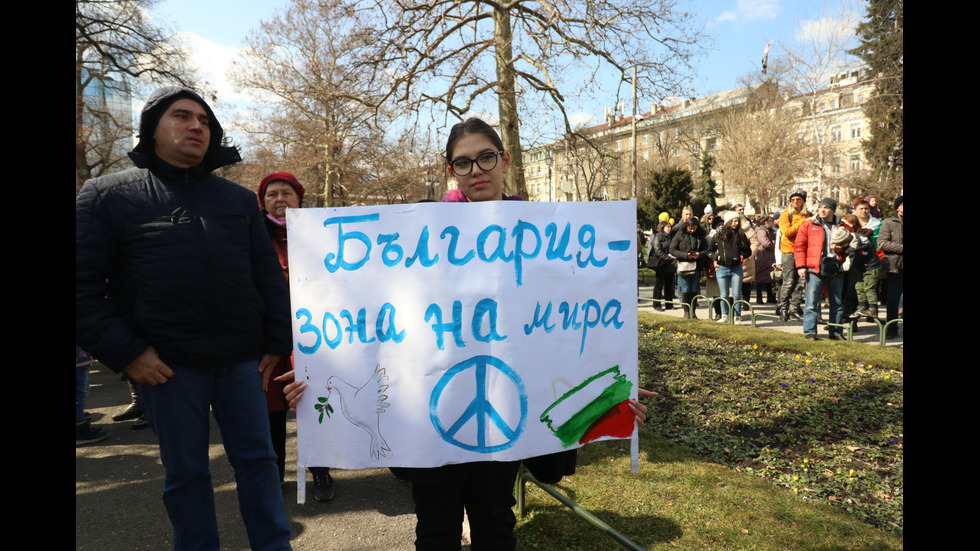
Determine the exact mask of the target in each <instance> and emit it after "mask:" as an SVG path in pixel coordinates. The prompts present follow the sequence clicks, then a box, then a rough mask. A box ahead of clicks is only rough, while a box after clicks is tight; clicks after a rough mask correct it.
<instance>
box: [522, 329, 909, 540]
mask: <svg viewBox="0 0 980 551" xmlns="http://www.w3.org/2000/svg"><path fill="white" fill-rule="evenodd" d="M640 322H641V323H640V335H639V341H640V342H639V354H640V384H641V386H644V387H646V388H649V389H651V390H656V391H657V392H659V393H660V396H659V397H656V398H652V399H648V400H646V401H645V403H647V405H648V407H649V408H650V415H651V419H650V420H649V422H648V423H647V424H646V425H645V426H644V427H643V428H642V429H641V436H640V472H639V473H631V472H630V471H629V448H628V443H626V442H620V441H614V442H603V443H597V444H590V445H587V446H585V447H584V448H582V450H581V451H580V453H579V467H578V472H577V473H576V474H575V475H574V476H571V477H566V478H565V480H563V481H562V482H561V483H560V484H559V485H558V488H559V490H561V491H562V492H563V493H565V494H566V495H568V496H569V497H570V498H572V499H573V500H575V501H576V502H578V503H579V504H580V505H581V506H582V507H585V508H586V509H588V510H590V511H592V512H593V513H594V514H596V516H598V517H599V518H600V519H602V520H603V521H604V522H606V523H608V524H609V525H610V526H611V527H613V528H614V529H616V530H618V531H619V532H621V533H622V534H623V535H625V536H626V537H627V538H629V539H630V540H631V541H633V542H635V543H637V544H639V545H640V546H641V547H643V548H648V549H649V548H656V547H665V548H666V547H675V548H679V549H774V550H775V549H821V550H822V549H858V550H860V549H869V550H870V549H875V550H877V549H902V548H903V537H902V532H903V518H902V508H903V484H904V483H903V466H902V462H903V444H904V435H903V430H904V428H903V421H902V419H903V417H902V412H903V407H904V402H903V393H904V387H903V380H902V377H903V375H902V358H903V353H902V351H901V350H894V349H887V348H885V347H880V346H872V345H866V344H859V343H849V342H831V341H819V342H818V343H812V342H808V341H804V340H803V338H802V337H801V336H799V335H788V334H782V333H779V332H776V331H763V330H758V329H752V328H750V327H745V326H727V325H722V324H711V323H707V322H699V321H696V320H683V319H678V318H671V317H668V316H657V315H656V314H647V313H641V314H640ZM815 344H816V345H818V346H815ZM528 487H529V490H528V497H527V504H528V505H527V510H528V515H527V516H526V517H525V518H524V519H521V520H520V521H519V523H518V532H517V533H518V538H519V545H520V547H521V548H522V549H555V550H558V549H562V550H574V549H583V550H584V549H618V548H621V547H620V546H619V544H617V543H615V542H614V541H613V540H612V539H610V538H608V537H605V536H604V535H602V534H601V533H600V532H599V531H598V529H597V528H596V527H594V526H592V525H591V524H588V523H586V522H585V521H584V520H581V519H579V518H578V517H577V516H575V514H574V513H573V512H572V511H570V510H569V509H567V508H565V507H564V506H563V505H561V504H560V503H558V502H557V501H555V500H554V499H553V498H551V497H550V496H548V495H547V494H545V493H544V492H543V491H542V490H540V489H539V488H536V487H533V485H528Z"/></svg>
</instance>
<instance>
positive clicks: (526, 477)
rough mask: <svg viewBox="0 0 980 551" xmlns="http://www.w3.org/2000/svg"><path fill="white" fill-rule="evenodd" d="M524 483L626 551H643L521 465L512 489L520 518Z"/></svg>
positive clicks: (522, 514)
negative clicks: (564, 507)
mask: <svg viewBox="0 0 980 551" xmlns="http://www.w3.org/2000/svg"><path fill="white" fill-rule="evenodd" d="M525 482H532V483H534V484H536V485H537V486H538V487H539V488H541V489H542V490H544V491H545V492H547V493H548V494H549V495H550V496H551V497H553V498H555V499H557V500H558V501H560V502H561V503H562V504H563V505H565V506H567V507H568V508H569V509H571V510H572V511H573V512H574V513H575V514H576V515H578V516H580V517H582V518H583V519H585V520H587V521H589V523H590V524H592V525H593V526H595V527H596V528H598V529H600V530H602V531H603V532H605V534H606V535H607V536H609V537H611V538H612V539H614V540H616V541H617V542H618V543H619V544H620V545H622V546H623V547H625V548H626V549H631V550H633V551H643V548H642V547H640V546H639V545H637V544H635V543H633V542H632V541H630V540H629V539H627V538H626V536H624V535H622V534H620V533H619V532H617V531H616V530H615V529H614V528H612V527H611V526H609V525H608V524H606V523H605V522H602V521H601V520H599V519H598V518H597V517H596V516H595V515H593V514H592V513H591V512H589V511H588V510H587V509H584V508H582V507H581V506H580V505H579V504H578V503H575V502H574V501H572V500H571V499H569V498H568V497H567V496H565V495H564V494H562V493H561V492H559V491H558V490H556V489H555V488H554V487H553V486H551V485H550V484H545V483H544V482H541V481H539V480H538V479H536V478H534V475H532V474H531V473H530V472H529V471H528V470H527V469H526V468H524V466H523V465H521V468H520V471H518V474H517V482H516V488H514V494H515V495H514V497H515V499H516V500H517V512H518V515H520V516H521V517H523V516H524V509H525V506H524V483H525Z"/></svg>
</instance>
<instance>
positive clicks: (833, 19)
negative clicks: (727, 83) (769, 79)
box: [777, 0, 862, 190]
mask: <svg viewBox="0 0 980 551" xmlns="http://www.w3.org/2000/svg"><path fill="white" fill-rule="evenodd" d="M861 8H862V3H861V2H860V1H859V0H840V1H835V0H828V2H827V3H825V4H824V5H823V8H822V11H821V13H820V14H818V16H817V17H814V18H811V19H808V20H805V21H801V22H800V25H799V28H798V29H797V32H796V40H795V42H792V43H777V49H778V52H779V54H778V55H777V57H779V58H781V59H779V60H778V61H777V63H778V64H780V65H781V66H782V68H783V69H782V76H783V81H784V84H785V86H786V87H787V88H788V90H789V91H790V95H792V96H793V97H794V100H795V101H797V102H798V103H800V104H802V106H803V108H802V110H801V112H800V113H799V114H800V116H801V118H802V120H803V124H804V125H805V127H806V128H807V134H808V139H809V140H811V141H812V143H813V145H814V147H815V153H816V155H815V156H814V157H813V162H812V163H811V168H810V172H811V176H812V177H813V178H814V179H815V180H816V187H817V189H820V190H826V185H825V181H824V180H825V177H826V176H827V175H826V167H828V166H829V165H830V163H831V160H832V159H831V156H832V155H833V152H834V149H833V148H831V147H828V144H829V143H830V139H829V136H828V127H829V126H830V125H831V124H833V120H832V116H828V115H825V114H822V112H823V109H822V108H823V104H824V102H826V101H827V100H828V98H827V97H826V96H824V95H823V94H821V91H823V90H825V89H826V88H827V87H828V86H829V84H830V80H831V77H833V76H835V75H837V74H839V73H841V72H844V71H847V70H849V69H853V68H854V67H855V66H856V65H857V64H858V61H857V60H856V59H855V58H854V57H853V56H852V55H851V54H850V53H849V52H850V50H852V49H853V48H854V46H855V45H856V42H857V37H856V35H855V30H856V28H857V25H858V23H859V22H860V17H861V11H860V10H861ZM808 119H809V120H808Z"/></svg>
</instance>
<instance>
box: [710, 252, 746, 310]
mask: <svg viewBox="0 0 980 551" xmlns="http://www.w3.org/2000/svg"><path fill="white" fill-rule="evenodd" d="M715 277H717V278H718V290H719V291H720V292H721V298H723V299H724V300H722V301H721V317H723V318H725V319H727V318H728V291H729V290H731V293H732V304H734V305H735V307H734V308H735V317H736V318H737V317H739V316H740V315H742V305H741V304H739V303H738V301H740V300H742V265H741V264H740V265H738V266H735V267H734V268H726V267H725V266H718V267H717V268H715ZM751 298H752V297H749V299H751Z"/></svg>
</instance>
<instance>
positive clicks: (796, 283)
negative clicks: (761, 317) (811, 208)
mask: <svg viewBox="0 0 980 551" xmlns="http://www.w3.org/2000/svg"><path fill="white" fill-rule="evenodd" d="M809 217H810V213H809V212H807V210H806V192H805V191H803V190H802V189H798V190H796V191H794V192H793V193H792V194H790V196H789V206H788V207H786V209H785V210H783V212H782V214H780V215H779V235H780V239H779V253H780V258H779V263H780V265H781V266H782V271H783V281H782V284H781V285H780V286H779V304H778V305H777V306H776V313H777V314H779V317H780V318H781V319H782V320H783V321H789V320H790V319H792V320H793V321H803V280H802V279H800V277H799V276H797V272H796V262H795V260H794V253H793V241H794V240H795V239H796V234H797V232H799V230H800V227H801V226H802V225H803V222H804V221H805V220H806V219H807V218H809Z"/></svg>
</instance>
